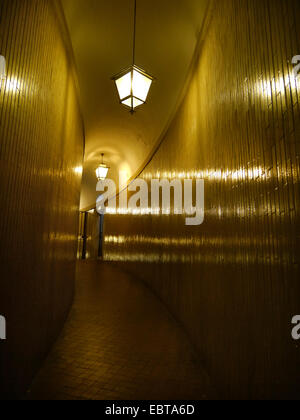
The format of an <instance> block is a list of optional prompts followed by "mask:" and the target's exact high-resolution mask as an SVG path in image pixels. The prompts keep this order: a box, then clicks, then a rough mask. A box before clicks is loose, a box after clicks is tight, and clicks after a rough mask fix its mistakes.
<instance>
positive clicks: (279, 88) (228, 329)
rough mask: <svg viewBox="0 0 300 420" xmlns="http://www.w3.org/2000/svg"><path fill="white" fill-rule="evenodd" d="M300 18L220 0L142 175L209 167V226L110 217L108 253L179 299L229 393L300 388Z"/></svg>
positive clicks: (282, 9) (294, 4)
mask: <svg viewBox="0 0 300 420" xmlns="http://www.w3.org/2000/svg"><path fill="white" fill-rule="evenodd" d="M299 16H300V3H299V1H298V0H248V1H247V0H219V1H216V2H215V7H214V10H213V13H212V18H211V19H212V20H211V24H210V26H209V28H208V31H207V34H206V37H205V42H204V43H203V45H202V49H201V54H200V58H199V62H198V64H197V66H196V69H195V73H194V76H193V78H192V81H191V85H190V87H189V89H188V93H187V96H186V98H185V100H184V102H183V104H182V106H181V108H180V109H179V112H178V114H177V116H176V118H175V120H174V122H173V124H172V126H171V128H170V129H169V131H168V133H167V135H166V137H165V139H164V142H163V143H162V145H161V147H160V149H159V150H158V152H157V153H156V155H155V157H154V159H153V160H152V162H151V163H150V165H149V166H148V167H147V169H146V170H145V172H144V174H143V175H144V176H145V178H147V179H148V177H151V176H152V177H157V172H158V175H159V174H160V176H161V177H165V176H168V174H169V173H171V174H170V177H171V178H172V177H174V176H175V175H177V176H178V175H180V173H183V175H184V174H185V175H186V176H187V174H188V173H190V174H191V173H192V172H194V171H195V172H196V173H200V175H201V176H202V175H203V176H204V179H205V190H206V191H205V203H206V204H205V222H204V224H203V225H202V226H200V227H186V226H185V225H184V219H183V217H181V216H137V217H133V216H110V215H106V216H105V217H106V221H105V232H106V236H105V243H106V246H105V248H106V251H105V258H106V260H109V261H119V262H122V264H124V267H126V268H127V269H130V270H131V271H133V272H135V273H137V274H138V275H139V277H140V278H142V279H144V280H145V281H146V282H148V283H149V284H150V285H151V287H152V288H153V289H154V290H155V291H156V293H157V294H158V295H159V296H160V297H161V298H162V299H163V300H164V302H166V303H167V305H168V306H169V308H170V309H171V311H172V312H173V313H174V314H175V315H176V317H177V318H178V319H179V320H180V322H181V323H182V324H183V325H184V327H185V329H186V330H187V331H188V333H189V335H190V337H191V339H192V340H193V342H194V343H195V345H196V346H197V348H198V352H199V359H200V360H201V361H202V362H203V364H204V367H205V368H206V369H207V371H208V372H209V374H210V375H211V378H212V381H213V382H214V383H215V384H216V386H217V388H218V389H219V393H220V396H221V397H224V398H284V397H296V398H299V395H300V394H299V369H298V366H299V365H300V351H299V344H297V342H295V341H293V340H292V338H291V330H292V326H291V320H292V317H293V316H294V315H296V314H299V313H300V283H299V278H300V276H299V207H300V203H299V193H300V189H299V181H300V178H299V177H300V172H299V171H300V168H299V157H300V135H299V134H300V132H299V130H300V114H299V86H300V81H299V79H298V81H297V82H296V80H295V79H294V77H293V66H292V65H291V60H292V57H293V56H295V55H297V54H300V33H299V32H300V27H299V25H298V26H297V24H298V23H299V22H297V17H299ZM157 83H159V81H158V82H157ZM161 89H163V86H161ZM165 173H166V175H165Z"/></svg>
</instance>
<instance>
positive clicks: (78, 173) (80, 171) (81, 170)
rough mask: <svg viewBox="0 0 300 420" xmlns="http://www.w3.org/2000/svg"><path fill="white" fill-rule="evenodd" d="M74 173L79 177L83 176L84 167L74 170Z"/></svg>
mask: <svg viewBox="0 0 300 420" xmlns="http://www.w3.org/2000/svg"><path fill="white" fill-rule="evenodd" d="M74 172H75V174H77V175H82V173H83V167H82V166H77V167H76V168H74Z"/></svg>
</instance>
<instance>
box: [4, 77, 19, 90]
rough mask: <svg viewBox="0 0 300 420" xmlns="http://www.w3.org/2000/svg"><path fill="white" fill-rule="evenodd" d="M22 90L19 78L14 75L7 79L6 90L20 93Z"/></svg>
mask: <svg viewBox="0 0 300 420" xmlns="http://www.w3.org/2000/svg"><path fill="white" fill-rule="evenodd" d="M20 90H21V85H20V83H19V81H18V80H17V79H15V78H14V77H11V78H7V79H6V91H7V92H11V93H19V92H20Z"/></svg>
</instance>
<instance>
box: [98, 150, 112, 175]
mask: <svg viewBox="0 0 300 420" xmlns="http://www.w3.org/2000/svg"><path fill="white" fill-rule="evenodd" d="M101 156H102V163H101V165H99V166H98V168H97V169H96V175H97V178H98V181H104V180H105V179H106V177H107V174H108V171H109V167H108V166H107V165H105V164H104V162H103V158H104V153H101Z"/></svg>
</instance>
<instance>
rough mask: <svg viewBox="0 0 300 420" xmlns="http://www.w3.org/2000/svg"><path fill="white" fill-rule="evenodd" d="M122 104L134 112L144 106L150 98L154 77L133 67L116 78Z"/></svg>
mask: <svg viewBox="0 0 300 420" xmlns="http://www.w3.org/2000/svg"><path fill="white" fill-rule="evenodd" d="M113 79H114V81H115V83H116V86H117V90H118V93H119V98H120V102H121V104H123V105H125V106H126V107H128V108H130V109H131V111H134V109H135V108H137V107H138V106H140V105H143V104H144V103H145V102H146V100H147V97H148V94H149V90H150V87H151V85H152V82H153V77H151V76H150V75H149V74H147V73H146V72H145V71H144V70H142V69H140V68H138V67H137V66H132V67H130V68H129V69H127V70H126V71H124V72H122V73H120V74H119V75H117V76H115V77H114V78H113Z"/></svg>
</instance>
